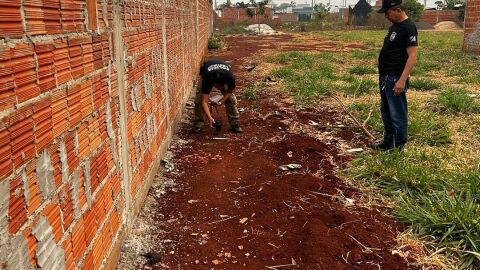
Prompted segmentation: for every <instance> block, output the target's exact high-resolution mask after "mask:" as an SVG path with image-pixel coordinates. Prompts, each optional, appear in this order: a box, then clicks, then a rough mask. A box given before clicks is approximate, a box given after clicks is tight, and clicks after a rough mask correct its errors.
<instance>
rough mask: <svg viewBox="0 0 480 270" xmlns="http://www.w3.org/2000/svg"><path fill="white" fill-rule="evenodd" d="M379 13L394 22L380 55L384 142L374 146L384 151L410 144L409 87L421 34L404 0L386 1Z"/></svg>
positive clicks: (379, 68)
mask: <svg viewBox="0 0 480 270" xmlns="http://www.w3.org/2000/svg"><path fill="white" fill-rule="evenodd" d="M378 12H379V13H385V18H387V19H388V20H389V21H390V22H392V23H393V25H392V26H391V27H390V29H389V30H388V34H387V36H386V37H385V40H384V42H383V47H382V50H381V51H380V56H379V58H378V71H379V73H380V80H379V86H380V95H381V107H380V111H381V113H382V120H383V125H384V135H383V142H381V143H379V144H372V145H370V147H371V148H373V149H376V150H382V151H391V150H392V149H398V150H402V149H403V147H404V146H405V144H406V143H407V126H408V106H407V95H406V92H407V89H408V86H409V76H410V72H411V71H412V69H413V66H414V65H415V62H416V61H417V47H418V33H417V27H416V26H415V24H414V23H413V22H412V21H411V20H410V19H409V18H408V16H407V14H406V13H405V8H404V7H403V6H402V0H383V3H382V8H381V9H380V10H379V11H378Z"/></svg>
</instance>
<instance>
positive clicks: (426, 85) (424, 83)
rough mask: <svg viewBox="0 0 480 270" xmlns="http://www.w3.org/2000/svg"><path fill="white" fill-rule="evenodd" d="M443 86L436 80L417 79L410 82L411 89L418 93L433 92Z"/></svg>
mask: <svg viewBox="0 0 480 270" xmlns="http://www.w3.org/2000/svg"><path fill="white" fill-rule="evenodd" d="M440 86H441V84H440V83H439V82H436V81H434V80H430V79H424V78H418V79H417V78H415V79H412V80H411V81H410V88H413V89H415V90H417V91H431V90H435V89H438V88H440Z"/></svg>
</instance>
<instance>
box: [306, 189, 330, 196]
mask: <svg viewBox="0 0 480 270" xmlns="http://www.w3.org/2000/svg"><path fill="white" fill-rule="evenodd" d="M308 192H310V193H313V194H317V195H322V196H326V197H330V198H334V197H335V195H330V194H326V193H321V192H316V191H311V190H309V191H308Z"/></svg>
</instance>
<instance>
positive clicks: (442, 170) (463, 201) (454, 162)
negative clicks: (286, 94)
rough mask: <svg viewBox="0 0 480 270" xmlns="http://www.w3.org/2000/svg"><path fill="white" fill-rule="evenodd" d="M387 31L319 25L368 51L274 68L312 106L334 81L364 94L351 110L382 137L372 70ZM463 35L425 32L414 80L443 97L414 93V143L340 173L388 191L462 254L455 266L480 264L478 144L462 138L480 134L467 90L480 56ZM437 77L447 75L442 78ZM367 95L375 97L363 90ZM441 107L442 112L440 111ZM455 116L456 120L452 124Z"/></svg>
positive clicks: (407, 217)
mask: <svg viewBox="0 0 480 270" xmlns="http://www.w3.org/2000/svg"><path fill="white" fill-rule="evenodd" d="M385 34H386V30H379V31H322V32H318V33H316V35H317V36H319V37H320V38H323V39H328V40H334V41H339V42H348V43H359V44H362V45H364V46H365V50H351V51H349V52H347V53H345V52H334V53H329V54H328V55H321V54H311V53H310V54H308V53H287V54H282V55H281V56H278V58H277V59H276V63H277V64H279V65H282V66H283V67H280V68H278V69H276V70H275V71H273V74H274V75H275V76H276V77H278V78H281V82H282V84H283V86H284V88H286V89H289V91H291V92H292V94H293V95H294V96H295V101H296V102H297V103H299V104H300V105H302V106H314V105H315V103H314V102H312V100H315V98H317V97H320V96H323V95H328V94H330V93H331V91H332V90H331V88H332V87H334V89H336V91H342V92H343V94H346V95H348V96H352V95H353V96H358V98H356V99H355V100H357V101H356V102H354V103H353V104H352V105H350V107H349V109H350V110H351V111H352V112H353V113H354V114H356V116H357V118H358V119H359V121H360V122H363V121H364V120H365V119H367V117H369V115H370V118H369V121H368V122H367V128H368V129H369V130H371V131H372V132H374V133H375V134H377V136H379V137H380V136H381V134H382V133H383V123H382V119H381V115H380V101H379V97H378V93H377V89H378V87H377V83H376V81H375V80H372V79H371V75H370V74H376V70H375V68H374V67H375V64H376V59H377V57H378V53H379V50H380V48H381V45H382V42H383V38H384V37H385ZM462 42H463V34H462V33H461V32H458V33H457V32H448V33H443V32H423V31H422V32H420V33H419V44H420V47H419V52H418V59H417V63H416V65H415V68H414V69H413V72H412V75H413V76H414V77H413V78H412V80H411V81H410V87H411V88H412V89H414V90H417V91H432V93H433V94H437V97H436V98H433V100H432V98H429V95H430V96H431V95H433V94H431V93H428V94H427V93H419V92H417V93H410V94H409V127H408V135H409V137H408V140H409V143H408V144H407V147H406V149H405V150H404V151H403V152H393V153H391V154H385V153H377V152H375V153H366V154H364V155H361V156H359V157H357V158H356V159H355V160H353V161H352V162H351V163H350V164H349V166H348V167H347V168H346V169H345V170H343V171H341V172H340V174H341V175H343V176H345V177H348V178H350V179H351V180H352V181H354V182H355V181H358V182H356V183H359V184H361V185H367V186H369V187H371V188H373V190H375V191H378V192H374V196H375V195H376V194H382V195H383V196H384V197H383V198H388V200H390V201H391V202H392V205H394V209H393V210H394V213H395V214H396V216H397V217H398V218H399V219H400V220H402V221H403V222H405V223H406V224H408V225H409V226H410V227H411V228H412V229H413V231H414V232H415V233H417V234H418V235H420V236H425V235H428V236H430V239H432V241H433V242H434V243H436V245H437V247H438V248H443V250H444V254H445V256H456V257H457V258H459V260H460V263H459V264H458V265H457V266H456V268H458V269H462V268H465V269H468V268H469V269H480V250H479V249H480V210H479V203H480V202H479V200H480V177H479V175H480V172H479V170H480V169H479V168H480V163H479V162H478V161H472V157H471V156H468V155H471V154H467V153H470V150H469V151H466V150H464V149H469V147H474V146H469V145H464V143H463V140H465V138H463V139H461V140H460V141H458V140H459V138H458V137H459V136H462V134H466V135H465V136H469V137H468V138H473V139H475V138H480V135H475V134H478V130H477V129H478V128H477V127H478V126H479V124H478V113H480V109H479V108H480V105H479V104H478V103H479V101H478V100H477V99H475V98H473V97H471V96H469V93H470V92H469V91H468V90H467V89H472V91H473V89H476V88H475V87H476V86H477V85H479V84H480V76H479V74H478V67H479V66H480V57H478V56H473V55H468V54H464V53H463V52H462V51H461V47H462ZM302 54H305V55H304V56H302ZM332 54H333V57H332ZM338 59H342V61H343V62H340V61H339V60H338ZM321 67H323V69H322V68H321ZM340 67H341V68H340ZM437 76H440V77H444V78H448V80H442V82H441V83H440V80H437V79H436V78H435V77H437ZM455 83H460V84H461V85H462V86H463V88H461V87H460V88H458V85H454V84H455ZM335 86H336V88H335ZM471 86H474V87H471ZM437 91H438V92H437ZM368 95H372V96H373V95H375V98H363V97H360V96H368ZM417 96H420V97H424V98H425V97H428V99H427V100H429V101H431V102H425V99H424V98H421V99H419V100H415V98H416V97H417ZM370 100H377V102H370ZM432 108H434V109H435V110H431V109H432ZM438 108H440V109H441V110H442V112H444V113H438V112H439V111H438ZM458 113H462V114H461V115H459V114H458ZM475 119H477V120H475ZM452 121H456V124H454V125H451V124H450V123H451V122H452ZM459 122H460V123H459ZM467 134H468V135H467ZM472 134H473V135H472ZM472 136H473V137H472ZM475 136H477V137H475ZM467 142H471V140H467ZM457 147H460V149H462V151H459V150H457ZM475 149H478V148H475ZM476 151H477V150H473V152H476ZM473 159H474V158H473ZM473 163H475V164H473Z"/></svg>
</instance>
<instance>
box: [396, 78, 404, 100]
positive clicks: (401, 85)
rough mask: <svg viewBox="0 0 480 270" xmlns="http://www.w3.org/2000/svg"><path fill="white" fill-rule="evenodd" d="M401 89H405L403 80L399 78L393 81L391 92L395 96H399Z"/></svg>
mask: <svg viewBox="0 0 480 270" xmlns="http://www.w3.org/2000/svg"><path fill="white" fill-rule="evenodd" d="M403 90H405V81H404V80H402V79H400V80H398V81H397V82H396V83H395V86H394V87H393V94H394V95H395V96H399V95H400V94H402V92H403Z"/></svg>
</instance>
